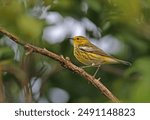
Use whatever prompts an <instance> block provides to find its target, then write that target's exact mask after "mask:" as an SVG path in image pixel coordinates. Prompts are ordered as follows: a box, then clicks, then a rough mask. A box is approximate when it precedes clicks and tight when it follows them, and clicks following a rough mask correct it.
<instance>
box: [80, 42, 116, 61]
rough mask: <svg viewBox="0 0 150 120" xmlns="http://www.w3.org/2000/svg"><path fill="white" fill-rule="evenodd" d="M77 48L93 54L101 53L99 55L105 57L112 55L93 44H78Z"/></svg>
mask: <svg viewBox="0 0 150 120" xmlns="http://www.w3.org/2000/svg"><path fill="white" fill-rule="evenodd" d="M79 49H80V50H82V51H84V52H90V53H93V54H97V55H101V56H105V57H111V58H113V57H112V56H110V55H109V54H107V53H105V52H104V51H103V50H102V49H100V48H98V47H96V46H95V45H93V44H90V45H84V46H83V45H81V46H79Z"/></svg>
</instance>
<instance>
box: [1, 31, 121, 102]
mask: <svg viewBox="0 0 150 120" xmlns="http://www.w3.org/2000/svg"><path fill="white" fill-rule="evenodd" d="M0 33H1V34H3V35H6V36H7V37H9V38H10V39H11V40H12V41H14V42H16V43H17V44H19V45H21V46H23V47H24V48H25V49H27V50H28V51H32V52H36V53H39V54H41V55H44V56H47V57H49V58H52V59H54V60H56V61H58V62H60V64H61V65H62V66H63V67H65V68H67V69H69V70H71V71H73V72H75V73H77V74H79V75H80V76H82V77H84V78H85V79H86V80H88V81H90V82H91V83H92V84H93V85H94V86H95V87H96V88H97V89H98V90H99V91H100V92H101V93H102V94H104V95H105V96H106V97H107V98H109V100H111V101H112V102H119V100H118V99H117V98H116V97H115V96H114V95H113V94H112V93H111V92H110V91H109V90H108V89H107V88H106V87H105V86H104V85H103V84H102V83H101V82H100V81H99V80H98V79H96V78H94V77H93V76H91V75H90V74H88V73H87V72H86V71H84V70H83V69H82V68H80V67H77V66H76V65H74V64H73V63H72V62H71V61H70V60H69V59H68V58H64V57H63V56H62V55H57V54H55V53H54V52H51V51H48V50H47V49H45V48H44V49H42V48H40V47H37V46H34V45H31V44H29V43H23V42H22V41H21V40H20V39H19V38H18V37H16V36H15V35H13V34H11V33H9V32H8V31H6V30H4V29H3V28H0Z"/></svg>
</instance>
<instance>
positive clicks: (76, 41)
mask: <svg viewBox="0 0 150 120" xmlns="http://www.w3.org/2000/svg"><path fill="white" fill-rule="evenodd" d="M71 39H72V40H73V44H74V45H83V44H87V43H89V40H88V39H87V38H86V37H83V36H74V37H73V38H71Z"/></svg>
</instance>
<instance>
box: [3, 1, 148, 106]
mask: <svg viewBox="0 0 150 120" xmlns="http://www.w3.org/2000/svg"><path fill="white" fill-rule="evenodd" d="M0 27H3V28H4V29H6V30H8V31H9V32H11V33H13V34H15V35H16V36H18V37H19V38H20V40H22V41H24V42H26V43H31V44H34V45H36V46H39V47H42V48H46V49H48V50H50V51H53V52H55V53H57V54H59V55H64V56H68V57H69V58H70V59H71V61H72V62H73V63H74V64H76V65H77V66H82V64H80V63H79V62H78V61H77V60H76V59H75V57H74V56H73V46H72V42H71V41H70V40H68V39H67V38H68V37H73V36H75V35H82V36H86V37H87V38H89V39H90V40H91V42H92V43H94V44H96V45H97V46H98V47H100V48H102V49H103V50H104V51H106V52H107V53H109V54H111V55H113V56H115V57H117V58H120V59H123V60H127V61H130V62H131V63H132V66H131V67H129V66H125V65H103V66H102V67H101V70H100V71H99V72H98V74H97V77H100V78H101V82H102V83H103V84H104V85H106V86H107V87H108V88H109V90H111V91H112V93H113V94H114V95H115V96H117V97H118V99H119V100H121V101H122V102H150V0H0ZM85 70H86V71H87V72H88V73H89V74H93V73H94V71H95V68H87V69H85ZM0 102H61V103H66V102H71V103H74V102H77V103H80V102H87V103H88V102H110V101H109V100H108V99H107V98H105V97H104V96H103V95H102V94H101V93H100V92H99V91H98V90H97V89H96V88H95V87H94V86H93V85H91V84H89V83H88V82H87V81H86V80H85V79H83V78H82V77H80V76H79V75H77V74H75V73H73V72H71V71H69V70H67V69H65V68H63V67H61V65H60V64H59V63H58V62H56V61H54V60H52V59H50V58H47V57H45V56H42V55H39V54H36V53H33V54H29V55H26V51H25V50H24V49H23V47H22V46H20V45H17V44H16V43H14V42H12V41H11V40H10V39H9V38H8V37H6V36H3V35H2V34H1V35H0Z"/></svg>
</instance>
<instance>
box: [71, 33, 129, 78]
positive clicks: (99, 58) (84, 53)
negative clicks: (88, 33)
mask: <svg viewBox="0 0 150 120" xmlns="http://www.w3.org/2000/svg"><path fill="white" fill-rule="evenodd" d="M69 39H72V40H73V47H74V52H73V53H74V56H75V57H76V59H77V60H78V61H79V62H81V63H82V64H84V65H85V67H92V66H94V67H98V68H97V70H96V72H95V73H94V75H93V76H95V75H96V73H97V72H98V70H99V68H100V66H101V65H103V64H125V65H131V63H130V62H128V61H124V60H120V59H118V58H115V57H113V56H111V55H109V54H108V53H106V52H104V51H103V50H102V49H101V48H99V47H97V46H95V45H94V44H92V43H91V42H90V40H88V39H87V38H86V37H84V36H74V37H72V38H69Z"/></svg>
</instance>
